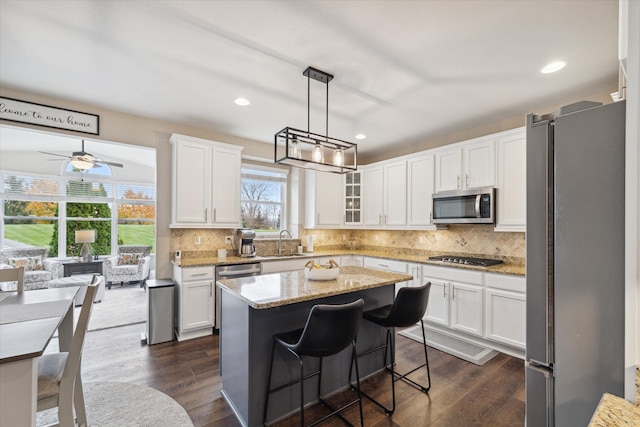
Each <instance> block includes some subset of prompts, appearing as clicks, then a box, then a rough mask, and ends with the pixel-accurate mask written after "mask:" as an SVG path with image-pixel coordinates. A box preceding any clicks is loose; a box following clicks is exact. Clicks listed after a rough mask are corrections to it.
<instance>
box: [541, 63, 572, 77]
mask: <svg viewBox="0 0 640 427" xmlns="http://www.w3.org/2000/svg"><path fill="white" fill-rule="evenodd" d="M565 65H567V63H566V62H564V61H556V62H552V63H550V64H547V65H545V66H544V68H543V69H542V70H540V72H541V73H542V74H549V73H555V72H556V71H560V70H562V69H563V68H564V66H565Z"/></svg>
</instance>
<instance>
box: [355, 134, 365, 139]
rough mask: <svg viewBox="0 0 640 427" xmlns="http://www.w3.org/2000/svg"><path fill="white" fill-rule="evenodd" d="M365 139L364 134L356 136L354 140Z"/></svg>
mask: <svg viewBox="0 0 640 427" xmlns="http://www.w3.org/2000/svg"><path fill="white" fill-rule="evenodd" d="M366 137H367V135H365V134H364V133H359V134H357V135H356V139H365V138H366Z"/></svg>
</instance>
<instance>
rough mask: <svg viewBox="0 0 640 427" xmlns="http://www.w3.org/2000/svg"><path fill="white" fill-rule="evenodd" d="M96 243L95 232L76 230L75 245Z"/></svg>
mask: <svg viewBox="0 0 640 427" xmlns="http://www.w3.org/2000/svg"><path fill="white" fill-rule="evenodd" d="M95 241H96V230H76V243H93V242H95Z"/></svg>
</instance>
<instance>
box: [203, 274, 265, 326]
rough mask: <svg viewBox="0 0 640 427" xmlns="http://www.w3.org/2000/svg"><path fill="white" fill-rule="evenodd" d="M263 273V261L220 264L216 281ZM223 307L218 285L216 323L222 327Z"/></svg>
mask: <svg viewBox="0 0 640 427" xmlns="http://www.w3.org/2000/svg"><path fill="white" fill-rule="evenodd" d="M260 274H262V263H259V262H247V263H242V264H229V265H219V266H217V267H216V281H218V280H221V279H238V278H240V277H251V276H259V275H260ZM221 312H222V307H221V306H220V288H219V287H218V286H216V311H215V313H216V324H215V327H216V328H218V329H220V322H221Z"/></svg>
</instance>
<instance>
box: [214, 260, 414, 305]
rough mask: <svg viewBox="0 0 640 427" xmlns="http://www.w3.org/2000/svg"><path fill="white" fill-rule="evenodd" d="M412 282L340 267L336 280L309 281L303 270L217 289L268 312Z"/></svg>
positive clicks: (401, 276)
mask: <svg viewBox="0 0 640 427" xmlns="http://www.w3.org/2000/svg"><path fill="white" fill-rule="evenodd" d="M411 279H412V276H410V275H408V274H399V273H391V272H387V271H382V270H376V269H372V268H364V267H352V266H348V267H340V274H339V275H338V277H337V278H336V279H335V280H326V281H316V280H309V279H307V278H306V277H305V274H304V270H300V271H290V272H286V273H272V274H263V275H261V276H253V277H243V278H239V279H223V280H219V281H218V282H217V285H218V286H219V287H220V288H222V289H225V290H227V291H229V292H231V293H232V294H233V295H235V296H236V297H238V298H240V299H241V300H243V301H245V302H246V303H247V304H248V305H249V306H250V307H252V308H255V309H266V308H273V307H279V306H283V305H288V304H294V303H298V302H303V301H311V300H315V299H319V298H325V297H329V296H334V295H341V294H347V293H351V292H356V291H362V290H365V289H373V288H377V287H380V286H386V285H391V284H394V283H398V282H404V281H407V280H411Z"/></svg>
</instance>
